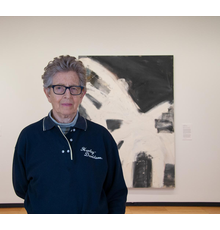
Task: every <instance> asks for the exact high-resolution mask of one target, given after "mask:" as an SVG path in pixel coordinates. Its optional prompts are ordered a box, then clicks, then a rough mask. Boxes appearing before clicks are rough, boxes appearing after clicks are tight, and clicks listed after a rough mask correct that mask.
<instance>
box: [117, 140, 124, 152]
mask: <svg viewBox="0 0 220 230" xmlns="http://www.w3.org/2000/svg"><path fill="white" fill-rule="evenodd" d="M123 144H124V140H122V141H119V143H118V150H119V149H120V148H121V146H122V145H123Z"/></svg>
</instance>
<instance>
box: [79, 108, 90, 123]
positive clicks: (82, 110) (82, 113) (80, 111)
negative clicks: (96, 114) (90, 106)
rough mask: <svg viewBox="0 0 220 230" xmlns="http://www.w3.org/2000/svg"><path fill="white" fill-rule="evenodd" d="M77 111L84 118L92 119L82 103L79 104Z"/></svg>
mask: <svg viewBox="0 0 220 230" xmlns="http://www.w3.org/2000/svg"><path fill="white" fill-rule="evenodd" d="M79 113H80V115H81V116H83V117H84V118H86V119H88V120H90V121H91V120H92V119H91V117H90V116H89V114H88V113H87V111H86V109H85V108H84V107H83V106H82V105H79Z"/></svg>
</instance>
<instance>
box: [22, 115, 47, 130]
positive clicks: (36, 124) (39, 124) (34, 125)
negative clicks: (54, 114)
mask: <svg viewBox="0 0 220 230" xmlns="http://www.w3.org/2000/svg"><path fill="white" fill-rule="evenodd" d="M43 120H44V118H42V119H40V120H38V121H36V122H33V123H31V124H29V125H27V126H26V127H24V128H23V129H22V131H21V133H29V132H33V131H36V130H43V128H42V127H43Z"/></svg>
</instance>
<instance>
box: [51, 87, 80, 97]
mask: <svg viewBox="0 0 220 230" xmlns="http://www.w3.org/2000/svg"><path fill="white" fill-rule="evenodd" d="M49 87H52V88H53V92H54V93H55V94H57V95H63V94H64V93H65V92H66V90H67V89H69V91H70V94H71V95H80V94H81V93H82V90H83V89H84V87H82V86H75V85H74V86H70V87H67V86H64V85H51V86H49Z"/></svg>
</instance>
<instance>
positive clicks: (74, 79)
mask: <svg viewBox="0 0 220 230" xmlns="http://www.w3.org/2000/svg"><path fill="white" fill-rule="evenodd" d="M53 85H64V86H74V85H75V86H79V85H80V82H79V77H78V75H77V73H76V72H74V71H69V72H58V73H56V74H55V75H54V76H53ZM44 92H45V94H46V96H47V98H48V101H49V102H50V103H51V104H52V108H53V111H52V113H53V117H54V118H55V119H56V120H57V121H58V122H65V120H66V121H68V122H71V121H72V120H73V119H74V117H75V116H76V114H77V109H78V106H79V105H80V103H81V102H82V99H83V96H84V95H85V90H83V91H82V93H81V94H80V95H71V94H70V91H69V89H67V90H66V92H65V94H63V95H57V94H55V93H54V92H53V89H52V88H50V90H48V89H45V90H44Z"/></svg>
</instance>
